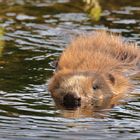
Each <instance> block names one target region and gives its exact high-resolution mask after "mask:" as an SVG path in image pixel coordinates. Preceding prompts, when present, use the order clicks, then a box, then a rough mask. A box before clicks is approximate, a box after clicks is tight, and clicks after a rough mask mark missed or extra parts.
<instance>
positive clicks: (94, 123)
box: [0, 0, 140, 140]
mask: <svg viewBox="0 0 140 140" xmlns="http://www.w3.org/2000/svg"><path fill="white" fill-rule="evenodd" d="M89 9H91V8H90V6H88V5H86V4H85V3H83V2H82V1H80V0H77V1H74V0H53V1H51V0H30V1H29V0H20V1H18V0H1V1H0V39H1V41H0V139H2V140H46V139H51V140H53V139H60V140H77V139H80V140H85V139H86V140H93V139H95V140H101V139H104V140H105V139H106V140H108V139H114V140H119V139H121V140H136V139H137V140H139V139H140V119H139V118H140V103H139V101H140V96H139V94H140V80H139V79H140V76H137V77H136V78H135V80H134V81H133V82H134V84H135V85H136V89H135V90H134V91H133V92H132V93H131V98H129V99H128V100H127V101H124V104H123V105H118V106H116V107H114V108H113V109H109V110H104V111H101V112H92V113H91V112H90V113H85V114H84V113H83V112H78V111H77V112H76V111H67V110H61V109H58V108H57V107H56V106H55V104H54V102H53V100H52V98H51V96H50V93H49V92H48V90H47V81H48V80H49V78H50V77H51V76H52V73H53V70H54V68H53V67H52V62H53V60H55V59H57V58H58V56H59V54H60V53H61V52H62V50H63V49H64V48H65V47H66V45H67V44H68V43H69V42H70V40H71V39H73V38H74V37H75V36H77V35H78V34H81V33H84V32H88V31H91V30H95V29H106V30H108V31H112V32H117V33H121V34H122V35H123V36H124V38H125V39H127V40H131V41H136V42H137V44H140V39H139V38H140V18H139V17H140V2H139V1H138V0H133V1H132V0H123V1H115V0H108V1H107V2H106V1H105V0H102V1H101V2H100V4H99V3H98V4H97V9H96V11H98V12H95V13H96V15H93V14H91V10H89ZM78 113H79V114H78Z"/></svg>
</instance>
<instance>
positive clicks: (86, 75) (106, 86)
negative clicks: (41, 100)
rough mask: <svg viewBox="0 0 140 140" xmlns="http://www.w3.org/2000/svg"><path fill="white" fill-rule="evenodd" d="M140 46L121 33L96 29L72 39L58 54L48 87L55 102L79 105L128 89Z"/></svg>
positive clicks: (139, 56)
mask: <svg viewBox="0 0 140 140" xmlns="http://www.w3.org/2000/svg"><path fill="white" fill-rule="evenodd" d="M139 60H140V49H139V47H138V46H137V45H136V44H135V43H130V42H125V41H124V40H123V39H122V37H121V36H120V35H116V34H115V33H109V32H106V31H95V32H92V33H89V34H86V35H81V36H79V37H77V38H76V39H74V40H73V41H72V42H71V43H70V45H69V46H68V47H67V48H66V49H65V50H64V51H63V53H62V54H61V55H60V58H59V61H58V63H57V67H56V71H55V72H54V75H53V76H52V78H51V79H50V82H49V84H48V89H49V91H50V92H51V95H52V97H53V98H54V100H55V101H56V102H59V103H60V104H62V105H64V106H66V107H78V106H80V105H81V104H83V103H85V102H87V103H88V104H89V103H91V104H96V103H97V102H98V101H100V102H101V101H102V102H104V101H105V100H106V99H107V98H113V97H114V96H118V95H119V96H120V95H122V94H124V93H127V92H128V90H129V89H130V88H131V87H132V86H131V85H132V84H131V83H130V80H129V76H128V73H130V72H131V71H132V70H136V69H137V68H138V66H140V64H139Z"/></svg>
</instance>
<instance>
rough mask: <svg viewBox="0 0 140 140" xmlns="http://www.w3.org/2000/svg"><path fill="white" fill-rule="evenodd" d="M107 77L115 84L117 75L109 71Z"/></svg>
mask: <svg viewBox="0 0 140 140" xmlns="http://www.w3.org/2000/svg"><path fill="white" fill-rule="evenodd" d="M107 77H108V79H109V81H110V82H111V83H112V84H113V85H114V84H115V77H114V75H113V74H112V73H108V74H107Z"/></svg>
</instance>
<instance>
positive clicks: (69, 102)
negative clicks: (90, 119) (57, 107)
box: [63, 93, 81, 107]
mask: <svg viewBox="0 0 140 140" xmlns="http://www.w3.org/2000/svg"><path fill="white" fill-rule="evenodd" d="M63 104H64V106H66V107H78V106H80V105H81V98H80V97H79V96H77V95H75V94H73V93H68V94H66V95H65V96H64V98H63Z"/></svg>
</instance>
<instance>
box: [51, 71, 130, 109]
mask: <svg viewBox="0 0 140 140" xmlns="http://www.w3.org/2000/svg"><path fill="white" fill-rule="evenodd" d="M127 85H128V82H127V80H126V79H124V78H123V77H122V76H118V75H114V74H109V73H105V74H99V73H97V72H91V71H84V72H82V71H81V72H74V71H60V72H57V73H56V74H54V76H53V77H52V79H51V81H50V83H49V91H50V92H51V94H52V97H53V98H54V100H55V101H57V102H59V103H60V104H63V105H64V106H66V107H77V106H80V105H81V103H82V102H88V103H92V104H94V103H97V102H98V101H101V100H102V101H103V100H105V99H106V98H111V97H112V96H113V95H116V94H118V93H119V92H124V90H126V89H127V87H128V86H127ZM126 86H127V87H126Z"/></svg>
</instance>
